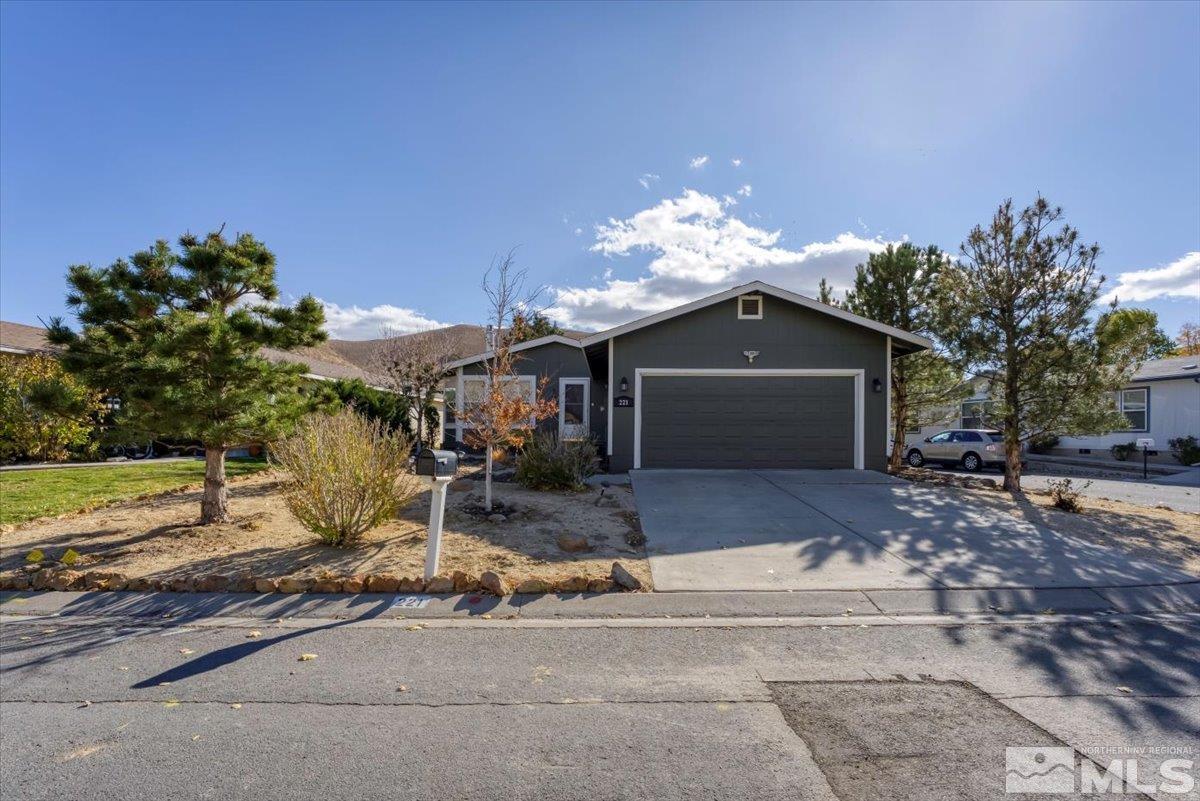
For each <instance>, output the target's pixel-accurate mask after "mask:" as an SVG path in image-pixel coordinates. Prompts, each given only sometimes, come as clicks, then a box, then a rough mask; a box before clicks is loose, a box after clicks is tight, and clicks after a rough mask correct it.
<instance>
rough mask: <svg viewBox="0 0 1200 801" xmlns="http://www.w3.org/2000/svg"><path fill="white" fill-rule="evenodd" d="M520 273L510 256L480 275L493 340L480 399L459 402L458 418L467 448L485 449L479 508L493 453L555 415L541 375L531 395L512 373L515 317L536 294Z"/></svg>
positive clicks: (488, 492) (487, 496)
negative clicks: (460, 413) (463, 427)
mask: <svg viewBox="0 0 1200 801" xmlns="http://www.w3.org/2000/svg"><path fill="white" fill-rule="evenodd" d="M525 277H526V274H525V271H524V270H518V269H515V267H514V263H513V254H512V253H511V252H510V253H509V254H508V255H507V256H506V257H505V258H504V259H503V260H501V261H500V262H498V263H493V264H492V266H491V267H489V268H488V271H487V272H486V273H484V276H483V292H484V294H485V295H486V296H487V299H488V305H489V307H490V316H489V319H488V323H489V328H490V330H491V331H492V332H493V334H492V336H493V342H491V343H488V344H489V345H490V346H491V347H490V348H489V351H488V354H487V358H486V359H484V362H483V367H484V384H485V385H484V390H483V393H482V396H481V397H479V398H470V399H468V398H464V399H463V400H464V406H463V419H464V421H465V422H466V423H467V425H468V426H469V428H468V429H467V430H466V433H465V435H464V439H466V441H467V444H468V445H470V446H472V447H475V448H482V449H483V450H484V454H485V456H484V459H485V468H484V469H485V473H484V508H486V509H488V510H489V511H490V510H491V509H492V459H493V454H494V452H495V451H496V450H497V449H501V448H507V447H511V446H520V445H522V444H524V442H525V440H526V439H527V438H528V437H530V436H532V435H533V432H534V430H535V429H536V427H537V423H538V421H539V420H544V419H546V418H548V417H551V416H553V415H555V414H558V404H557V403H556V402H555V401H553V400H550V399H547V398H546V387H547V384H548V383H549V379H548V378H547V377H546V376H542V377H541V378H540V379H538V381H537V383H536V386H534V387H533V396H532V397H529V396H528V395H526V393H525V391H524V387H523V386H522V380H521V378H520V376H519V374H518V372H517V364H518V363H519V361H520V355H519V354H518V353H515V352H514V351H513V346H514V345H516V344H517V342H518V336H519V326H514V325H513V318H514V317H515V316H516V315H519V314H523V313H526V312H527V310H529V309H531V308H533V305H534V303H535V301H536V300H537V296H538V294H539V293H538V292H537V291H534V292H530V293H527V292H526V290H525Z"/></svg>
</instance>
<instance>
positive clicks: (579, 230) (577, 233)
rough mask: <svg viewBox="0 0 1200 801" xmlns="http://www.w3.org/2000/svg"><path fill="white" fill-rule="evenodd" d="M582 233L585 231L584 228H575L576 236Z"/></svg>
mask: <svg viewBox="0 0 1200 801" xmlns="http://www.w3.org/2000/svg"><path fill="white" fill-rule="evenodd" d="M582 233H583V229H582V228H576V229H575V236H579V235H581V234H582Z"/></svg>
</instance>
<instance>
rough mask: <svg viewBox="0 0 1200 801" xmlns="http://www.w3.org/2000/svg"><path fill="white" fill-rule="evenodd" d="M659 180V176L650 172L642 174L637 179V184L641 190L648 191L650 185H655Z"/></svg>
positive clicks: (660, 178)
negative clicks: (640, 186)
mask: <svg viewBox="0 0 1200 801" xmlns="http://www.w3.org/2000/svg"><path fill="white" fill-rule="evenodd" d="M661 180H662V176H661V175H655V174H654V173H652V172H644V173H642V177H641V178H638V183H639V184H641V185H642V189H649V188H650V184H656V183H658V182H659V181H661Z"/></svg>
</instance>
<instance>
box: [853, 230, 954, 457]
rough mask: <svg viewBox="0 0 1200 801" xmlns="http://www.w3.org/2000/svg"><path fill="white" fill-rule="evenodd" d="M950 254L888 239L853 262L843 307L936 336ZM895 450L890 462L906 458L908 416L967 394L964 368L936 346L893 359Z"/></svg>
mask: <svg viewBox="0 0 1200 801" xmlns="http://www.w3.org/2000/svg"><path fill="white" fill-rule="evenodd" d="M946 263H947V258H946V256H945V254H943V253H942V251H941V250H939V249H938V248H937V247H934V246H932V245H931V246H929V247H927V248H919V247H917V246H916V245H913V244H911V243H909V242H904V243H902V244H900V245H899V246H893V245H888V246H887V248H886V249H884V250H883V251H882V252H880V253H872V254H871V255H869V256H868V257H867V263H866V264H860V265H858V267H857V268H855V276H854V287H853V288H852V289H851V290H850V291H849V292H847V293H846V304H845V308H846V309H847V310H848V311H851V312H853V313H855V314H859V315H862V316H863V317H868V318H870V319H872V320H876V321H878V322H881V323H886V324H887V325H891V326H894V327H896V328H899V329H901V330H904V331H909V332H911V333H914V334H920V335H922V336H930V337H933V338H934V339H935V341H936V331H935V330H934V328H935V320H936V310H935V303H934V290H935V287H936V286H937V279H938V275H939V273H940V272H941V270H942V269H943V268H944V267H945V265H946ZM890 391H891V393H892V419H891V420H890V421H889V422H890V425H891V426H892V437H891V441H892V450H891V453H890V454H889V457H888V464H889V466H891V467H892V468H897V467H899V466H900V463H901V460H902V459H903V458H904V432H905V429H906V428H907V427H908V425H909V423H910V421H914V420H915V421H918V422H919V421H922V420H923V419H924V418H925V417H927V416H928V415H929V412H930V410H932V409H937V408H939V407H944V406H945V405H947V404H949V403H951V402H953V401H956V400H958V399H959V398H960V397H964V396H965V395H966V394H967V392H968V391H969V388H968V387H967V385H966V383H965V382H964V381H963V376H962V370H961V369H960V368H959V367H958V366H957V365H956V364H954V363H953V362H952V361H951V360H949V359H947V358H946V355H945V354H944V353H942V352H939V351H937V350H935V351H932V352H930V351H923V352H920V353H913V354H910V355H907V356H902V357H900V358H898V359H895V360H894V361H893V362H892V386H891V389H890Z"/></svg>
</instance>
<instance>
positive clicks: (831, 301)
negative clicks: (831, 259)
mask: <svg viewBox="0 0 1200 801" xmlns="http://www.w3.org/2000/svg"><path fill="white" fill-rule="evenodd" d="M817 300H819V301H821V302H822V303H824V304H825V305H826V306H840V305H841V304H840V303H838V301H837V298H835V297H834V296H833V287H831V286H829V282H828V281H826V280H825V279H824V278H822V279H821V283H819V284H817Z"/></svg>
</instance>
